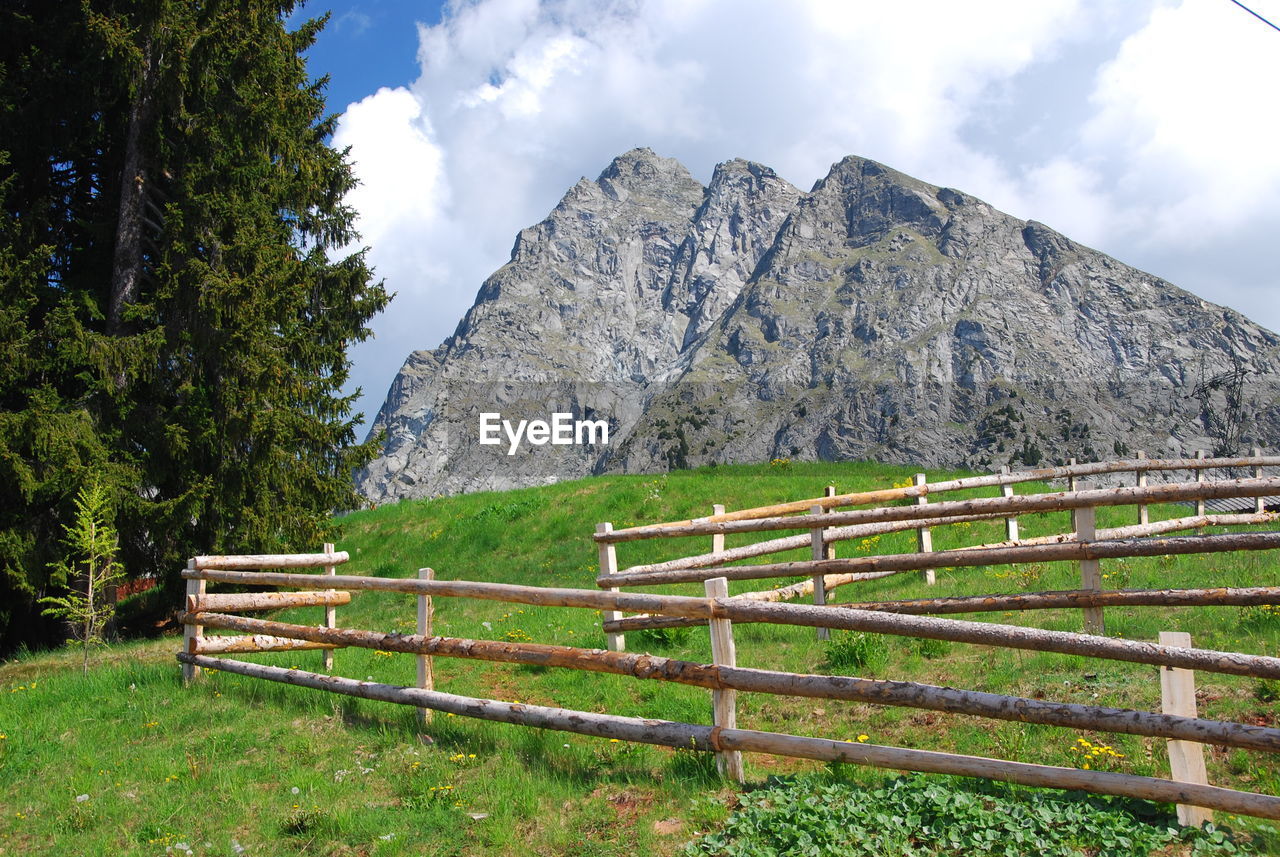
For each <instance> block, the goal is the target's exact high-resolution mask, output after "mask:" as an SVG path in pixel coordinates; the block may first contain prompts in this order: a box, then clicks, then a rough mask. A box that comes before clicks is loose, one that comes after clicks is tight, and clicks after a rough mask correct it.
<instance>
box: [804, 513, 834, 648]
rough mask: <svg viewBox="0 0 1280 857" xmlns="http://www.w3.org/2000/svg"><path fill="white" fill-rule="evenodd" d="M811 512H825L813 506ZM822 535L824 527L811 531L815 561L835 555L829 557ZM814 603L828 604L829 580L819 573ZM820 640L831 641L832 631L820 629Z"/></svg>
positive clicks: (815, 583)
mask: <svg viewBox="0 0 1280 857" xmlns="http://www.w3.org/2000/svg"><path fill="white" fill-rule="evenodd" d="M809 511H810V512H811V513H812V514H814V515H821V514H822V512H823V509H822V507H821V506H813V507H811V508H810V509H809ZM822 534H823V529H822V527H818V528H817V529H816V530H811V531H810V538H811V540H812V542H813V549H812V551H811V556H812V557H813V558H814V559H815V560H820V559H831V558H834V555H835V551H832V556H831V557H828V556H827V547H826V544H824V543H823V541H822ZM813 603H814V604H817V605H819V606H821V605H823V604H826V603H827V579H826V576H825V575H823V574H822V573H818V574H815V575H814V576H813ZM818 639H819V640H830V639H831V631H830V630H828V629H827V628H819V629H818Z"/></svg>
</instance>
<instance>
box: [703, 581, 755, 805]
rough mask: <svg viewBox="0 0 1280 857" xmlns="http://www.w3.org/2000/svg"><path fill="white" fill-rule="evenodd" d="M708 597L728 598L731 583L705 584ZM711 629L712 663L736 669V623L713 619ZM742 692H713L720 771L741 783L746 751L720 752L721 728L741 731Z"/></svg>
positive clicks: (714, 735) (714, 739)
mask: <svg viewBox="0 0 1280 857" xmlns="http://www.w3.org/2000/svg"><path fill="white" fill-rule="evenodd" d="M705 587H706V592H707V598H728V597H729V581H728V580H726V579H725V578H723V577H713V578H711V579H710V580H708V581H706V584H705ZM707 624H708V625H709V626H710V628H711V660H712V663H714V664H715V665H716V666H727V667H733V666H737V665H738V658H737V653H736V652H735V650H734V646H733V623H732V622H730V621H729V620H728V619H715V618H713V619H711V620H710V621H709V622H708V623H707ZM737 704H738V692H737V691H736V690H712V691H711V717H712V720H711V722H712V726H713V727H714V728H713V729H712V730H711V746H713V747H716V769H717V770H718V771H720V775H721V776H723V777H727V778H728V779H731V780H733V781H734V782H736V783H741V782H744V781H745V780H746V776H745V775H744V772H743V769H742V752H741V751H739V750H720V749H719V747H718V746H717V745H718V744H719V740H718V737H717V736H718V735H719V730H721V729H737V728H738V711H737Z"/></svg>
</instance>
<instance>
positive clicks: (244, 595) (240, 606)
mask: <svg viewBox="0 0 1280 857" xmlns="http://www.w3.org/2000/svg"><path fill="white" fill-rule="evenodd" d="M350 603H351V593H350V592H336V591H333V592H232V593H226V594H223V593H215V594H212V595H192V596H189V597H188V598H187V612H188V613H210V612H213V611H221V612H230V613H237V612H240V611H244V610H275V609H277V608H282V607H335V606H340V605H343V604H350Z"/></svg>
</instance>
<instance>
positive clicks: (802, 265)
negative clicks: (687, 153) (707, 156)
mask: <svg viewBox="0 0 1280 857" xmlns="http://www.w3.org/2000/svg"><path fill="white" fill-rule="evenodd" d="M1231 371H1237V372H1243V373H1244V375H1243V377H1244V379H1245V381H1244V383H1243V385H1242V386H1240V387H1239V388H1238V391H1237V388H1235V387H1232V386H1231V385H1230V384H1225V383H1223V380H1224V377H1225V376H1224V373H1229V372H1231ZM1215 379H1216V381H1217V382H1218V383H1217V386H1216V387H1215V386H1214V385H1213V384H1211V383H1202V382H1210V381H1214V380H1215ZM1278 379H1280V338H1278V337H1277V336H1276V335H1275V334H1273V333H1271V332H1270V331H1267V330H1265V329H1263V328H1260V327H1258V326H1257V325H1255V324H1252V323H1251V322H1249V321H1248V320H1247V319H1245V318H1243V317H1242V316H1240V315H1239V314H1238V313H1235V312H1233V311H1231V310H1228V309H1224V308H1222V307H1218V306H1214V305H1212V304H1209V303H1206V302H1204V301H1201V300H1200V299H1198V298H1196V297H1195V296H1193V295H1190V294H1188V293H1187V292H1184V291H1181V290H1179V289H1177V288H1175V287H1173V286H1171V285H1169V284H1168V283H1166V282H1164V281H1162V280H1160V279H1158V278H1155V277H1152V276H1151V275H1149V274H1145V273H1143V272H1141V271H1138V270H1135V269H1133V268H1130V267H1128V266H1126V265H1123V264H1121V263H1119V262H1117V261H1115V260H1114V259H1111V258H1109V257H1107V256H1105V255H1103V254H1101V253H1098V252H1096V251H1094V250H1090V249H1089V248H1086V247H1083V246H1081V245H1079V244H1076V243H1075V242H1073V241H1071V240H1069V239H1067V238H1065V237H1063V236H1062V235H1059V234H1058V233H1056V232H1054V231H1053V230H1052V229H1050V228H1048V227H1047V226H1044V225H1042V224H1039V223H1036V222H1034V221H1020V220H1017V219H1016V218H1013V217H1010V216H1008V215H1006V214H1003V213H1001V212H998V211H996V210H995V209H993V208H991V207H990V206H989V205H987V204H985V203H983V202H981V201H980V200H977V199H975V198H973V197H971V196H968V195H966V194H963V193H961V192H959V191H955V190H951V189H947V188H937V187H934V186H932V185H928V184H925V183H923V182H920V181H918V180H915V179H913V178H911V177H909V176H906V175H903V174H901V173H898V172H895V171H893V170H891V169H888V168H886V167H884V166H882V165H880V164H877V163H874V162H872V161H867V160H864V159H861V158H855V157H850V158H846V159H844V160H843V161H841V162H840V163H838V164H836V165H835V166H834V167H833V168H832V170H831V172H830V173H829V174H828V176H827V177H826V178H824V179H823V180H822V181H820V182H818V184H817V185H815V186H814V188H813V190H812V191H811V192H810V193H808V194H802V193H800V192H799V191H797V190H796V189H795V188H793V187H792V186H791V185H789V184H787V183H786V182H785V181H783V180H781V179H780V178H778V177H777V176H776V175H775V174H774V173H773V172H772V171H771V170H769V169H768V168H766V167H762V166H760V165H758V164H752V163H748V162H745V161H740V160H734V161H729V162H726V163H724V164H721V165H720V166H719V167H717V169H716V171H715V174H714V176H713V178H712V181H711V183H710V185H709V186H708V187H707V188H703V187H701V185H699V184H698V183H697V182H696V181H694V180H693V178H692V177H691V176H690V175H689V174H688V172H687V171H686V170H685V169H684V168H683V167H681V166H680V165H679V164H678V163H676V162H675V161H672V160H669V159H663V158H659V157H657V156H656V155H654V154H653V153H652V152H650V151H648V150H644V149H639V150H635V151H632V152H628V153H627V154H625V155H623V156H621V157H619V158H618V159H616V160H615V161H614V162H613V164H611V165H610V166H609V167H608V168H607V169H606V170H605V171H604V172H603V173H602V174H601V175H600V178H599V179H597V180H596V181H595V182H589V181H586V180H585V179H584V180H582V181H580V182H579V183H578V184H577V185H575V186H574V187H573V188H572V189H571V190H570V191H569V193H568V194H566V195H565V197H564V199H563V200H561V202H560V204H559V205H558V206H557V207H556V208H555V210H554V211H552V212H551V214H550V216H548V218H547V219H546V220H544V221H543V222H542V223H540V224H538V225H537V226H534V227H531V228H529V229H525V230H523V231H522V232H521V233H520V235H519V237H518V238H517V240H516V245H515V248H514V249H513V251H512V258H511V261H510V262H509V263H508V264H507V265H505V266H504V267H503V268H501V269H500V270H499V271H497V272H496V273H495V274H494V275H493V276H492V277H490V278H489V280H487V281H486V282H485V284H484V286H483V287H482V288H481V290H480V294H479V296H478V298H477V300H476V304H475V306H473V307H472V309H471V310H470V311H469V312H468V313H467V315H466V317H465V318H464V319H463V321H462V323H461V324H460V325H459V327H458V330H457V332H456V333H455V334H454V335H453V336H452V337H451V338H450V339H448V340H447V341H446V342H445V343H444V344H443V345H441V346H440V347H439V348H437V349H436V350H435V351H433V352H415V353H414V354H412V355H410V357H409V359H408V360H407V361H406V363H405V366H404V368H403V369H402V370H401V372H400V375H399V376H398V377H397V379H396V381H395V383H394V384H393V385H392V388H391V390H390V392H389V394H388V398H387V401H386V403H385V404H384V406H383V408H382V411H381V413H380V414H379V416H378V421H377V423H375V427H374V428H375V431H376V430H381V429H385V430H386V431H387V441H386V446H385V451H384V454H383V455H382V457H380V458H379V459H378V460H376V461H375V462H373V463H372V464H371V465H370V466H369V467H368V468H367V469H366V470H365V471H364V472H362V473H361V474H359V475H358V477H357V480H358V484H359V486H360V489H361V491H362V492H363V493H364V494H365V496H367V497H369V498H370V499H371V500H374V501H383V500H388V499H394V498H400V497H419V496H426V495H429V494H435V493H451V492H457V491H468V490H477V489H482V488H506V487H514V486H518V485H528V484H536V483H540V482H544V481H548V480H550V479H555V478H573V477H576V476H581V475H585V474H588V473H592V472H604V471H640V472H642V471H651V470H656V469H665V468H667V467H673V466H697V465H700V464H705V463H710V462H729V461H759V460H768V459H771V458H780V457H786V458H801V459H812V458H821V459H846V458H864V457H870V458H878V459H882V460H890V461H901V462H913V463H919V464H924V465H933V466H939V465H942V466H961V465H967V466H978V467H987V466H994V465H996V464H1001V463H1005V462H1012V463H1014V464H1028V465H1032V464H1038V463H1043V462H1047V461H1065V459H1066V458H1068V457H1071V456H1074V457H1077V458H1080V459H1082V460H1084V459H1095V458H1105V457H1111V456H1114V455H1116V454H1127V453H1128V452H1129V451H1131V450H1136V449H1146V450H1147V451H1148V452H1149V453H1150V454H1152V455H1158V454H1160V455H1162V454H1166V453H1167V452H1169V451H1170V448H1173V451H1181V450H1182V449H1194V448H1200V447H1204V448H1208V449H1213V448H1215V447H1218V448H1221V449H1223V450H1226V449H1227V448H1229V447H1233V446H1235V447H1240V446H1247V445H1250V444H1252V443H1259V444H1261V445H1264V446H1275V445H1276V443H1277V440H1278V439H1280V383H1278ZM1236 392H1239V398H1240V399H1241V400H1242V405H1241V407H1239V408H1233V407H1232V405H1231V402H1230V401H1229V398H1230V397H1229V396H1228V394H1229V393H1230V394H1232V395H1234V394H1235V393H1236ZM556 410H559V411H567V412H572V413H573V414H575V415H579V416H584V417H590V418H592V419H607V420H608V421H609V425H610V428H611V436H610V443H609V445H608V446H607V447H605V446H599V445H597V446H591V447H588V446H576V445H566V446H551V445H546V446H540V447H525V448H524V449H522V450H521V451H520V452H519V453H518V454H516V455H507V454H506V447H505V446H503V447H502V448H496V447H493V446H485V447H483V448H482V447H481V446H480V445H479V444H478V442H477V438H478V419H479V413H481V412H486V411H487V412H502V413H503V415H504V417H514V418H523V417H526V416H528V417H533V416H537V417H540V418H544V419H545V418H546V416H547V415H549V414H550V413H551V412H553V411H556Z"/></svg>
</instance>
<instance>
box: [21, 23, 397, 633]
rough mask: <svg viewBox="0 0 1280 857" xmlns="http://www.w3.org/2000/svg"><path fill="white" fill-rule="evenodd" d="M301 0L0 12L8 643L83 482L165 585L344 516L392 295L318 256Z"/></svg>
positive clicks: (344, 229)
mask: <svg viewBox="0 0 1280 857" xmlns="http://www.w3.org/2000/svg"><path fill="white" fill-rule="evenodd" d="M294 6H295V4H294V3H293V2H289V0H273V1H272V2H254V0H239V1H238V2H231V0H225V2H220V0H203V2H193V0H150V2H146V0H135V2H125V0H114V2H112V0H81V2H78V3H77V2H68V3H48V2H47V0H6V5H5V7H4V11H3V12H0V33H3V36H0V40H3V41H2V42H0V44H2V46H3V54H0V57H2V58H3V59H2V65H0V300H2V302H3V303H2V305H0V328H2V329H0V349H2V350H0V359H3V362H4V365H3V366H0V480H2V481H3V483H4V485H5V487H3V488H0V491H4V492H6V493H7V494H10V495H11V496H10V497H9V498H8V499H7V500H6V502H5V503H4V504H3V505H4V511H3V512H0V604H3V605H8V606H9V610H10V615H9V616H8V618H6V616H5V615H4V613H3V612H0V634H5V626H6V624H7V625H8V633H7V642H8V643H9V644H10V645H12V643H13V642H15V640H16V639H18V638H19V637H21V638H25V639H32V638H33V636H34V632H38V631H39V630H40V629H33V628H30V627H19V626H20V625H21V624H24V623H26V622H29V621H30V612H31V611H29V610H25V609H23V605H24V604H29V603H30V602H31V601H32V600H33V599H34V598H35V597H37V596H38V595H39V594H42V593H41V591H40V590H41V588H42V587H43V585H44V581H45V579H46V573H47V566H48V563H50V562H54V561H57V560H59V559H61V557H60V556H58V546H59V545H60V544H61V540H60V538H59V536H60V535H61V530H62V528H63V527H65V524H66V522H67V521H68V520H70V517H71V514H72V511H73V503H72V501H73V498H74V496H75V494H76V491H77V490H78V488H79V486H80V485H82V484H84V482H85V481H86V480H87V479H89V478H90V476H91V475H92V474H95V473H98V474H101V478H102V479H103V481H104V482H106V483H107V484H110V485H111V486H113V488H114V493H115V499H116V502H115V507H116V509H117V510H118V516H119V517H118V519H117V521H116V524H117V526H118V528H119V531H120V536H121V559H122V561H123V563H124V565H125V568H126V570H127V571H128V572H129V573H130V574H131V575H135V576H137V575H150V574H160V575H162V576H163V577H164V578H165V579H166V580H168V581H169V582H171V583H176V581H177V574H176V571H177V569H178V568H180V567H181V565H182V564H183V559H184V557H186V556H189V555H191V554H193V553H202V552H238V551H245V552H257V551H273V550H282V549H288V548H297V549H311V548H314V547H316V545H317V544H318V543H319V542H320V541H321V540H322V538H323V535H324V533H325V531H326V528H327V525H328V521H329V517H330V515H331V513H332V512H333V511H334V510H338V509H343V508H349V507H351V506H353V505H354V504H356V503H357V502H358V499H357V498H356V496H355V495H354V493H353V489H352V483H351V478H350V474H351V470H352V468H353V467H355V466H357V465H359V464H362V463H364V462H365V461H367V460H368V458H369V457H370V456H371V455H372V454H373V449H372V448H371V447H370V446H369V445H360V444H357V443H356V437H355V427H356V423H355V417H353V415H352V414H351V402H352V399H351V398H350V397H343V396H342V395H341V388H342V385H343V384H344V382H345V381H346V378H347V371H348V361H347V357H346V349H347V347H348V345H350V344H351V343H353V342H358V341H360V340H362V339H364V338H365V337H367V336H368V335H369V330H368V327H367V322H368V320H369V319H370V318H371V317H372V316H373V315H374V314H375V313H377V312H378V311H379V310H381V309H382V308H383V307H384V306H385V304H386V302H387V300H388V297H387V295H386V293H385V292H384V291H383V289H382V287H381V285H379V284H376V283H373V282H372V281H371V272H370V270H369V269H368V267H367V266H366V264H365V261H364V258H363V254H362V253H355V254H351V255H347V256H345V257H343V258H337V259H335V258H333V257H332V256H331V254H333V253H335V251H340V248H342V247H345V246H347V245H348V244H350V243H351V242H352V241H353V240H354V239H355V237H356V236H355V235H354V233H353V231H352V216H353V215H352V212H351V210H350V209H349V208H347V207H346V206H344V205H343V201H342V200H343V197H344V195H345V194H346V193H347V191H348V190H350V188H351V187H352V185H353V181H354V180H353V177H352V174H351V170H350V167H349V165H348V164H347V163H346V161H345V160H344V156H343V154H342V153H340V152H336V151H334V150H333V149H331V148H330V147H329V146H328V145H327V140H328V139H329V137H330V134H331V131H332V125H333V122H334V119H333V118H332V117H326V116H325V113H324V100H323V81H319V82H316V81H311V80H310V79H309V77H308V75H307V71H306V67H305V63H304V60H303V57H302V53H303V52H304V51H305V50H306V48H307V47H308V46H309V45H310V44H311V43H312V41H313V40H314V38H315V35H316V33H317V32H318V31H319V29H320V26H321V22H317V21H313V22H309V23H306V24H304V25H302V26H301V28H300V29H298V30H296V31H292V32H291V31H289V30H288V28H287V27H286V24H285V22H286V21H287V20H288V19H289V17H290V15H291V14H292V12H293V9H294ZM15 606H16V607H17V609H14V607H15ZM4 609H5V608H0V611H2V610H4ZM19 617H25V618H22V620H21V622H20V621H19ZM45 630H46V631H47V629H45ZM3 645H4V642H0V647H3Z"/></svg>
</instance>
